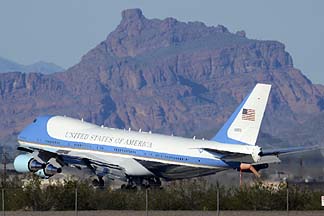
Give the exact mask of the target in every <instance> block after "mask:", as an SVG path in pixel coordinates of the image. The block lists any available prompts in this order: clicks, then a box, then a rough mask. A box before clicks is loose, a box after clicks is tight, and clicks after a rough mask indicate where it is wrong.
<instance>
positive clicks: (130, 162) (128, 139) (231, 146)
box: [14, 83, 304, 189]
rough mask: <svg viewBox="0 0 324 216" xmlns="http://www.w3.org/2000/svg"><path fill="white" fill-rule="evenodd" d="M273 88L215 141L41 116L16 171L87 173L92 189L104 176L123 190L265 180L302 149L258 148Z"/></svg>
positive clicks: (249, 100)
mask: <svg viewBox="0 0 324 216" xmlns="http://www.w3.org/2000/svg"><path fill="white" fill-rule="evenodd" d="M270 89H271V85H269V84H262V83H258V84H256V86H255V87H254V89H253V90H252V92H251V93H250V94H249V95H248V96H246V98H245V99H244V100H243V102H242V103H241V104H240V105H239V106H238V108H237V109H236V110H235V112H234V113H233V114H232V115H231V116H230V118H229V119H228V121H227V122H226V123H225V124H224V126H223V127H222V128H221V129H220V130H219V131H218V133H217V134H216V135H215V136H214V137H213V138H212V139H210V140H204V139H196V138H192V139H190V138H184V137H176V136H167V135H161V134H154V133H152V132H144V131H136V132H135V131H132V130H130V129H129V130H126V129H114V128H108V127H104V126H98V125H95V124H92V123H88V122H85V121H84V120H83V119H81V120H79V119H73V118H70V117H66V116H54V115H44V116H39V117H37V118H36V119H35V120H34V121H33V122H32V123H31V124H30V125H28V126H27V127H26V128H25V129H23V130H22V131H21V133H20V134H19V135H18V143H19V147H18V150H20V151H23V152H25V153H24V154H20V155H18V156H17V157H16V158H15V160H14V167H15V170H16V171H17V172H21V173H26V172H32V173H34V174H36V175H38V176H41V177H43V178H49V177H52V176H53V175H55V174H57V173H61V172H62V168H63V167H66V166H68V167H75V168H78V169H88V170H90V171H91V173H92V175H94V176H95V179H94V181H93V184H94V185H96V186H99V187H103V186H104V185H105V180H104V179H103V178H104V177H106V178H108V179H112V180H117V179H118V180H121V181H123V182H125V184H123V185H122V187H123V188H127V189H128V188H136V187H160V186H161V180H164V181H171V180H176V179H186V178H193V177H199V176H206V175H211V174H215V173H217V172H219V171H223V170H228V169H236V170H238V171H243V172H251V173H254V174H255V175H256V176H258V177H259V176H260V174H259V172H258V171H259V170H260V169H265V168H267V167H268V164H270V163H279V162H280V159H279V158H278V156H279V155H280V154H285V153H289V152H295V151H300V150H303V149H304V148H303V147H294V148H284V149H273V150H271V149H268V150H263V149H262V148H261V147H260V146H257V145H256V141H257V137H258V134H259V130H260V126H261V122H262V118H263V115H264V111H265V108H266V104H267V101H268V97H269V94H270Z"/></svg>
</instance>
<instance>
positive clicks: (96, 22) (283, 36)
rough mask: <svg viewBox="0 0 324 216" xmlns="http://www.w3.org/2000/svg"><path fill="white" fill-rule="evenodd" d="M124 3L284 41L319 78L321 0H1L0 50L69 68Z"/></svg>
mask: <svg viewBox="0 0 324 216" xmlns="http://www.w3.org/2000/svg"><path fill="white" fill-rule="evenodd" d="M126 8H141V9H142V11H143V14H144V15H145V16H146V17H148V18H160V19H164V18H166V17H175V18H176V19H178V20H181V21H202V22H204V23H206V24H207V25H218V24H222V25H224V26H226V27H227V28H228V29H229V30H230V31H231V32H236V31H237V30H245V31H246V33H247V37H248V38H253V39H261V40H277V41H280V42H283V43H284V44H285V45H286V50H287V51H288V52H289V53H290V54H291V55H292V57H293V60H294V65H295V67H296V68H298V69H301V70H302V71H303V73H304V74H305V75H306V76H307V77H308V78H310V79H311V80H312V81H313V82H314V83H322V84H324V76H323V74H324V66H323V64H322V63H323V60H324V58H323V57H324V54H323V53H324V24H323V23H324V12H323V11H324V1H322V0H317V1H315V0H305V1H301V0H300V1H299V0H271V1H267V0H244V1H242V0H237V1H234V0H224V1H217V0H199V1H198V0H197V1H193V0H178V1H177V0H160V1H153V0H146V1H143V0H142V1H137V0H129V1H126V0H116V1H109V0H78V1H77V0H55V1H53V0H28V1H27V0H26V1H21V0H0V56H2V57H4V58H8V59H10V60H13V61H16V62H18V63H22V64H30V63H34V62H36V61H39V60H44V61H49V62H53V63H56V64H58V65H60V66H62V67H65V68H68V67H70V66H72V65H74V64H75V63H77V62H79V60H80V58H81V56H82V55H84V54H85V53H86V52H87V51H89V50H90V49H91V48H93V47H94V46H96V45H97V44H98V43H99V42H101V41H103V40H104V39H105V38H106V37H107V35H108V33H109V32H111V31H112V30H114V29H115V28H116V26H117V25H118V23H119V22H120V19H121V14H120V13H121V11H122V10H124V9H126Z"/></svg>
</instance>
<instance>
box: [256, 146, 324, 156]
mask: <svg viewBox="0 0 324 216" xmlns="http://www.w3.org/2000/svg"><path fill="white" fill-rule="evenodd" d="M317 149H319V147H318V146H309V147H307V146H299V147H289V148H278V149H266V150H262V151H261V152H260V156H266V155H285V154H293V153H298V152H305V151H313V150H317Z"/></svg>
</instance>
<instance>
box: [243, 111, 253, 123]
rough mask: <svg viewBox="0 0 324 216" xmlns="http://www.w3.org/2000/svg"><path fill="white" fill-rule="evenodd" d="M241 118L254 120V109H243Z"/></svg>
mask: <svg viewBox="0 0 324 216" xmlns="http://www.w3.org/2000/svg"><path fill="white" fill-rule="evenodd" d="M242 120H247V121H255V110H254V109H243V111H242Z"/></svg>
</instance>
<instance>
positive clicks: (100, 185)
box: [98, 177, 105, 188]
mask: <svg viewBox="0 0 324 216" xmlns="http://www.w3.org/2000/svg"><path fill="white" fill-rule="evenodd" d="M98 179H99V187H100V188H103V187H104V186H105V181H104V180H103V179H102V177H98Z"/></svg>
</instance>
